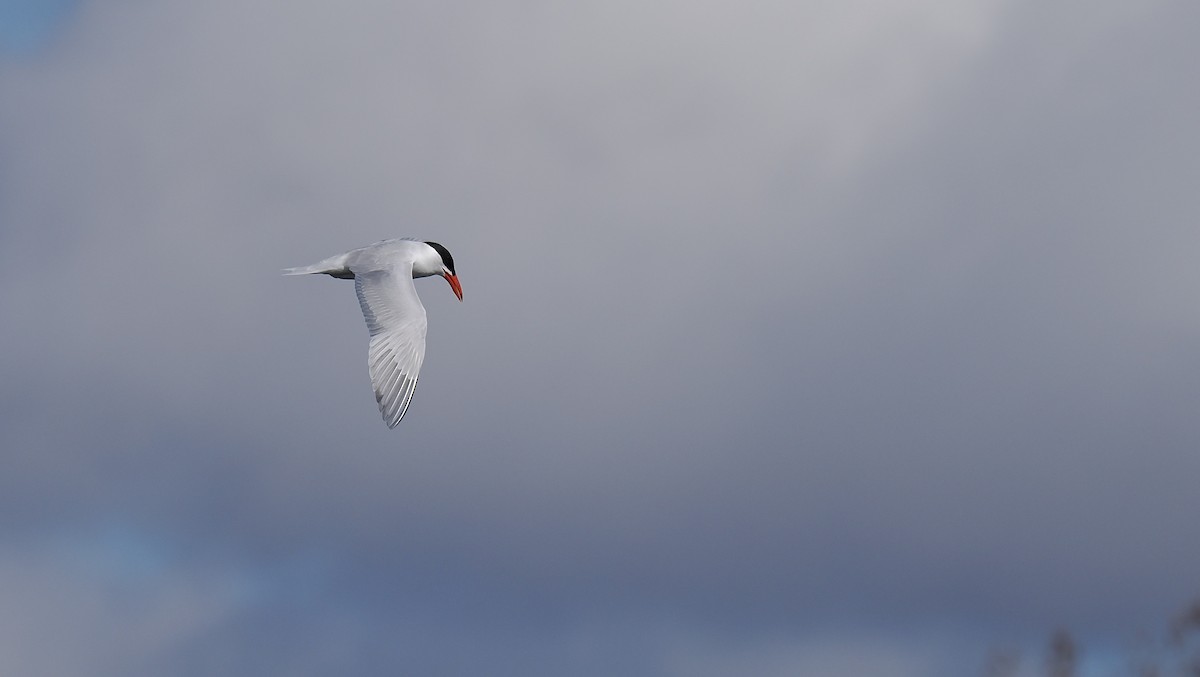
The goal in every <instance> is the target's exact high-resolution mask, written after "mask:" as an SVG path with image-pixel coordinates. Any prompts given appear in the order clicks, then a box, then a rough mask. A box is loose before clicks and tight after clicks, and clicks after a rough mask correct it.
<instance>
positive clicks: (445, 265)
mask: <svg viewBox="0 0 1200 677" xmlns="http://www.w3.org/2000/svg"><path fill="white" fill-rule="evenodd" d="M425 244H427V245H429V246H430V247H433V249H434V251H436V252H437V253H438V256H440V257H442V270H441V272H440V273H438V275H441V276H442V277H444V278H445V279H446V281H447V282H449V283H450V288H451V289H453V290H454V295H455V296H457V297H458V300H459V301H461V300H462V285H461V284H459V283H458V274H457V273H455V272H454V257H453V256H451V255H450V250H449V249H446V248H445V247H443V246H442V245H440V244H438V243H436V242H426V243H425Z"/></svg>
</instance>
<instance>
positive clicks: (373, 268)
mask: <svg viewBox="0 0 1200 677" xmlns="http://www.w3.org/2000/svg"><path fill="white" fill-rule="evenodd" d="M283 274H284V275H330V276H332V277H337V278H341V279H344V280H354V291H355V292H356V293H357V294H358V303H359V305H360V306H362V313H363V317H364V318H366V320H367V329H368V330H370V332H371V344H370V348H369V350H368V352H367V355H368V359H367V363H368V364H369V365H370V367H371V385H372V386H374V388H375V401H376V402H378V403H379V412H380V413H381V414H383V422H384V423H386V424H387V427H389V428H395V427H396V425H397V424H398V423H400V421H402V420H404V414H405V413H407V412H408V404H409V402H411V401H412V396H413V391H415V390H416V388H417V375H418V374H419V373H420V372H421V363H422V362H423V361H424V360H425V328H426V322H425V306H423V305H421V299H420V298H419V297H418V296H417V289H416V287H415V286H414V285H413V279H415V278H418V277H429V276H430V275H441V276H442V277H444V278H445V279H446V281H447V282H449V283H450V288H451V289H453V290H454V295H455V296H457V297H458V300H459V301H462V285H460V284H459V283H458V275H457V274H455V272H454V257H453V256H450V252H449V251H447V250H446V248H445V247H443V246H442V245H440V244H438V243H436V242H420V241H417V240H413V239H408V238H404V239H396V240H384V241H382V242H376V243H375V244H373V245H370V246H367V247H362V248H361V249H352V250H350V251H348V252H346V253H345V254H338V255H337V256H331V257H329V258H327V259H325V260H324V261H320V262H317V263H314V264H312V265H311V266H301V267H299V268H287V269H285V270H284V271H283Z"/></svg>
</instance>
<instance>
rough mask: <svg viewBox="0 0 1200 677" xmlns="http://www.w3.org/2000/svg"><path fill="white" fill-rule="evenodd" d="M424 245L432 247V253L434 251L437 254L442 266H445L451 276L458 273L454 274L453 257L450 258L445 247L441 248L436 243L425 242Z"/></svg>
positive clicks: (448, 251)
mask: <svg viewBox="0 0 1200 677" xmlns="http://www.w3.org/2000/svg"><path fill="white" fill-rule="evenodd" d="M425 244H427V245H429V246H430V247H433V249H434V251H436V252H437V253H438V255H439V256H441V257H442V265H444V266H446V268H447V269H448V270H449V271H450V274H451V275H457V274H458V273H456V272H454V257H453V256H450V250H449V249H446V248H445V247H443V246H442V245H440V244H438V243H436V242H426V243H425Z"/></svg>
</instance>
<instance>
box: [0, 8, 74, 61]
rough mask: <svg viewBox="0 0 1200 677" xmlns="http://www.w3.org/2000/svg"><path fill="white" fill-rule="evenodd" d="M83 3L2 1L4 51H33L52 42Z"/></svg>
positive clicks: (0, 30) (0, 33)
mask: <svg viewBox="0 0 1200 677" xmlns="http://www.w3.org/2000/svg"><path fill="white" fill-rule="evenodd" d="M78 5H79V0H0V52H4V53H9V54H20V53H28V52H32V51H34V50H36V49H38V48H40V47H41V46H42V45H44V44H46V42H47V41H48V40H50V39H51V38H52V37H53V36H54V33H55V31H57V30H58V29H59V28H60V27H61V26H62V25H63V22H64V20H65V19H66V18H67V17H68V16H69V15H70V14H71V11H72V10H73V9H75V7H77V6H78Z"/></svg>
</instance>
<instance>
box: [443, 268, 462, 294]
mask: <svg viewBox="0 0 1200 677" xmlns="http://www.w3.org/2000/svg"><path fill="white" fill-rule="evenodd" d="M442 277H444V278H446V281H447V282H449V283H450V288H451V289H453V290H454V295H455V296H457V297H458V300H459V301H461V300H462V285H461V284H459V283H458V276H457V275H451V274H450V273H442Z"/></svg>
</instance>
